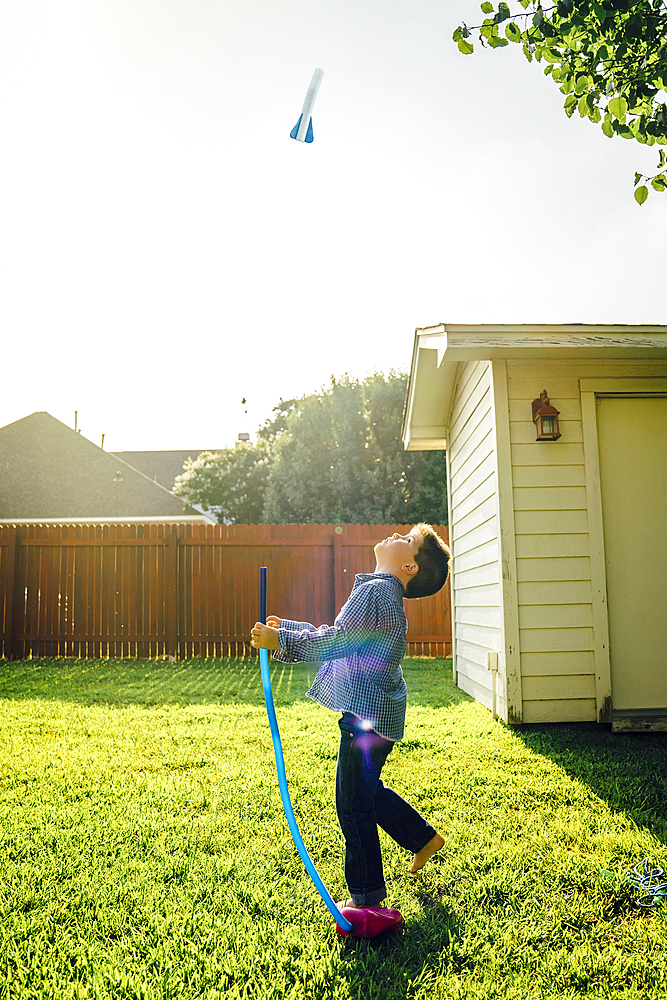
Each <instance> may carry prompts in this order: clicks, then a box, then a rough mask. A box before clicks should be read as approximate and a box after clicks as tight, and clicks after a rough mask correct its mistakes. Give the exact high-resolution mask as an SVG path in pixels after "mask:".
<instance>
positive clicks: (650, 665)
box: [403, 324, 667, 731]
mask: <svg viewBox="0 0 667 1000" xmlns="http://www.w3.org/2000/svg"><path fill="white" fill-rule="evenodd" d="M545 390H546V395H543V393H544V391H545ZM547 397H548V398H547ZM544 406H546V407H547V409H546V410H545V409H543V407H544ZM544 414H547V416H546V417H545V418H544V423H543V425H542V426H540V416H541V415H544ZM534 418H535V421H536V422H534ZM540 430H542V431H544V432H546V433H547V434H548V435H549V437H547V438H544V437H543V438H542V439H540V440H538V439H537V435H538V433H539V431H540ZM403 441H404V444H405V447H406V448H407V449H408V450H417V451H419V450H429V449H443V448H444V449H446V450H447V458H448V462H447V465H448V471H447V483H448V494H449V496H448V500H449V511H450V516H449V526H450V544H451V546H452V553H453V567H452V575H451V588H452V650H453V657H454V678H455V680H456V682H457V684H458V685H459V687H461V688H462V689H463V690H464V691H466V692H468V693H469V694H471V695H472V696H473V697H474V698H476V699H477V700H478V701H480V702H482V703H483V704H485V705H487V706H488V707H489V708H491V709H493V710H494V711H497V714H498V715H499V716H500V717H501V718H502V719H504V720H505V721H506V722H508V723H510V724H519V723H531V722H533V723H535V722H590V721H597V722H601V723H611V724H612V729H613V730H615V731H620V730H627V729H634V730H647V729H662V730H665V729H667V597H666V596H665V595H667V326H597V325H596V326H593V325H584V324H572V325H554V326H540V325H534V326H531V325H521V326H515V325H511V326H510V325H498V326H496V325H483V326H473V325H465V326H463V325H452V324H441V325H439V326H433V327H428V328H425V329H419V330H417V331H416V333H415V342H414V352H413V358H412V366H411V371H410V380H409V385H408V392H407V399H406V409H405V416H404V424H403ZM496 667H497V672H495V668H496ZM494 689H495V695H494Z"/></svg>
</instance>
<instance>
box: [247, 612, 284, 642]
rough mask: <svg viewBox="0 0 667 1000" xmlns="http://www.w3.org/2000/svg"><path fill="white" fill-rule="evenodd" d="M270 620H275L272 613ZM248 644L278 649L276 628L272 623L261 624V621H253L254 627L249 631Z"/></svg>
mask: <svg viewBox="0 0 667 1000" xmlns="http://www.w3.org/2000/svg"><path fill="white" fill-rule="evenodd" d="M271 620H273V621H276V619H275V618H274V617H273V615H272V616H271ZM278 621H280V619H278ZM250 645H251V646H254V647H255V649H280V640H279V638H278V629H277V628H275V627H274V626H272V625H262V623H261V622H255V625H254V628H253V629H252V630H251V632H250Z"/></svg>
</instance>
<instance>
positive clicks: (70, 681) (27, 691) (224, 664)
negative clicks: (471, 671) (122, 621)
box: [0, 656, 470, 708]
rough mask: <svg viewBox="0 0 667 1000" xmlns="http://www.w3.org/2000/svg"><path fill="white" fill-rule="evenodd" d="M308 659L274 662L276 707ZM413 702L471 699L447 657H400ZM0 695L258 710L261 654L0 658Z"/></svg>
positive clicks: (294, 697)
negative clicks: (454, 678) (453, 674)
mask: <svg viewBox="0 0 667 1000" xmlns="http://www.w3.org/2000/svg"><path fill="white" fill-rule="evenodd" d="M317 666H318V665H317V664H313V663H278V662H277V661H271V687H272V690H273V698H274V701H275V704H276V706H279V707H285V706H288V705H293V704H295V703H296V702H299V701H303V700H304V699H305V696H306V691H307V690H308V689H309V687H310V686H311V684H312V682H313V678H314V677H315V673H316V672H317ZM404 672H405V676H406V681H407V684H408V691H409V696H408V697H409V701H410V703H411V704H419V705H428V706H430V707H433V708H439V707H442V706H445V705H450V704H457V703H458V702H459V701H464V700H470V699H469V698H468V696H467V695H465V694H464V693H463V692H462V691H459V690H458V688H456V687H455V686H454V684H453V683H452V681H451V661H449V660H442V659H440V660H436V659H434V660H426V659H419V660H417V659H413V660H406V661H404ZM0 698H7V699H11V700H15V701H25V700H28V699H42V700H44V701H61V702H76V703H78V704H82V705H141V706H152V705H195V704H196V705H230V704H232V705H234V704H236V705H239V704H243V705H249V706H258V707H263V705H264V694H263V691H262V681H261V676H260V668H259V657H257V656H253V657H247V658H245V659H240V658H239V659H233V658H224V659H223V658H217V657H196V658H194V659H191V660H177V661H176V662H174V663H170V662H168V661H167V660H129V659H128V660H93V659H74V658H66V657H62V658H41V659H34V660H0Z"/></svg>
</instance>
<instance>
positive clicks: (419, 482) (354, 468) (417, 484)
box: [260, 372, 447, 524]
mask: <svg viewBox="0 0 667 1000" xmlns="http://www.w3.org/2000/svg"><path fill="white" fill-rule="evenodd" d="M406 383H407V376H406V375H404V374H401V373H396V372H392V373H390V375H389V376H388V377H385V376H384V375H382V374H379V373H378V374H375V375H371V376H369V377H368V378H366V379H365V380H363V381H358V380H356V379H353V378H351V377H350V376H345V377H344V378H343V379H341V380H339V381H336V379H334V378H333V377H332V379H331V384H330V386H329V388H328V389H326V390H323V391H322V392H320V393H318V394H315V395H311V396H306V397H304V398H303V399H300V400H290V401H289V402H288V403H281V407H280V408H276V409H277V410H278V416H277V417H276V419H275V420H274V421H272V422H271V423H269V424H267V425H265V428H264V429H263V431H260V434H262V433H264V434H266V435H267V436H268V437H271V436H272V435H273V441H274V450H273V465H272V468H271V475H270V478H269V486H268V490H267V496H266V504H265V507H264V519H265V520H266V521H276V522H297V523H328V522H335V521H339V522H343V523H375V524H386V523H395V524H405V523H408V522H410V521H419V520H427V521H432V522H433V523H446V519H447V506H446V499H445V498H446V489H445V486H444V470H445V456H444V452H433V453H426V454H424V453H419V452H405V451H404V450H403V444H402V441H401V436H400V432H401V419H402V414H403V405H404V399H405V389H406ZM276 428H278V430H277V432H276ZM427 480H428V482H427ZM436 484H437V485H436Z"/></svg>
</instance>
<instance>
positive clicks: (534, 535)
mask: <svg viewBox="0 0 667 1000" xmlns="http://www.w3.org/2000/svg"><path fill="white" fill-rule="evenodd" d="M662 374H667V363H665V362H657V363H656V362H655V361H653V362H650V363H644V364H642V362H641V361H635V362H628V361H624V360H622V359H605V360H603V361H602V360H576V361H572V360H559V361H543V362H537V361H534V360H526V361H509V362H508V363H507V375H508V395H509V420H510V441H511V445H512V474H513V482H514V524H515V532H516V552H517V580H518V600H519V625H520V646H521V676H522V698H523V721H524V722H553V721H558V722H587V721H595V719H596V699H595V667H594V656H593V649H594V643H593V616H592V603H591V567H590V558H589V554H590V544H589V537H588V511H587V499H586V489H585V482H586V477H585V466H584V451H583V444H582V441H583V433H582V420H581V403H580V394H579V379H580V378H598V377H600V378H610V377H614V376H618V377H624V378H628V377H634V378H637V377H650V376H655V375H662ZM544 388H546V389H547V391H548V393H549V397H550V400H551V403H552V405H554V406H555V407H556V408H557V409H558V410H560V417H559V420H560V425H561V432H562V438H561V439H560V440H559V441H558V442H544V443H539V442H536V441H535V431H534V427H533V424H532V412H531V403H532V400H533V399H536V398H537V396H539V394H540V392H541V390H542V389H544Z"/></svg>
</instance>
